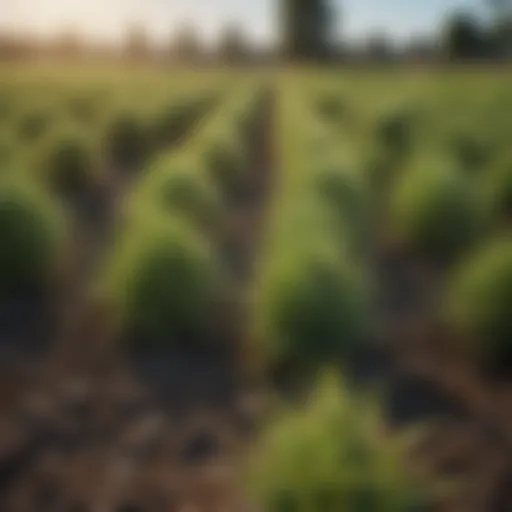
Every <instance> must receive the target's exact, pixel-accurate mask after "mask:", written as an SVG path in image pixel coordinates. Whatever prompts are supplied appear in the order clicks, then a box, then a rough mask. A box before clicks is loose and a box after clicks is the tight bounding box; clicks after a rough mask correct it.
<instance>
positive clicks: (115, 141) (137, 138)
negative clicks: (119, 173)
mask: <svg viewBox="0 0 512 512" xmlns="http://www.w3.org/2000/svg"><path fill="white" fill-rule="evenodd" d="M105 142H106V145H107V147H106V151H107V155H108V160H109V161H110V162H111V163H112V164H113V165H116V166H119V167H133V166H137V165H140V164H141V163H142V162H143V161H144V159H145V158H146V157H147V155H148V152H149V151H150V148H151V144H150V140H149V136H148V129H147V126H146V124H145V123H144V120H143V119H142V118H141V116H138V115H136V113H134V112H130V111H120V112H117V113H115V114H113V116H112V119H111V120H110V122H109V123H108V126H107V128H106V132H105Z"/></svg>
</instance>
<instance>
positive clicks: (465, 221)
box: [391, 161, 482, 261]
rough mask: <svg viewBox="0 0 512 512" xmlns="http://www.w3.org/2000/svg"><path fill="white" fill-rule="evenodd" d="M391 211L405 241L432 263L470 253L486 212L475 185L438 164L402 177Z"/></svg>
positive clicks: (396, 228) (395, 192)
mask: <svg viewBox="0 0 512 512" xmlns="http://www.w3.org/2000/svg"><path fill="white" fill-rule="evenodd" d="M436 164H437V165H436ZM391 210H392V211H391V216H392V219H393V225H394V229H395V231H396V232H397V234H398V235H399V237H400V238H401V240H402V241H403V242H404V243H405V244H406V245H407V246H409V247H410V248H412V249H414V250H416V251H418V252H419V254H421V255H425V256H426V257H428V258H430V259H431V260H432V261H447V260H450V259H452V258H453V257H456V256H457V255H458V254H460V252H461V251H464V250H465V249H468V248H469V247H470V246H471V244H472V243H473V242H474V241H475V238H476V237H477V235H478V233H479V230H480V228H481V227H482V211H481V207H480V205H479V202H478V200H477V196H476V194H475V192H474V189H473V187H472V186H471V183H470V182H469V181H468V179H467V178H466V177H465V176H464V175H463V174H461V173H459V172H457V171H455V170H453V169H451V168H449V167H447V166H446V165H442V164H441V165H440V164H439V163H436V162H435V161H433V162H432V165H431V166H427V165H425V164H423V166H422V167H418V168H414V169H411V170H410V171H409V172H407V173H406V174H405V175H404V176H403V177H402V179H401V180H400V181H399V182H398V183H397V185H396V189H395V190H394V192H393V197H392V205H391Z"/></svg>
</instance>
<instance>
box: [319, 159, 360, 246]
mask: <svg viewBox="0 0 512 512" xmlns="http://www.w3.org/2000/svg"><path fill="white" fill-rule="evenodd" d="M314 180H315V182H316V186H317V189H318V191H319V194H320V198H321V200H323V201H324V202H325V204H326V205H327V206H328V207H330V208H331V209H332V210H333V211H334V212H335V213H336V214H337V215H338V216H339V218H340V220H341V221H342V222H343V223H344V226H345V228H347V229H350V233H351V240H353V241H354V242H355V243H356V244H357V245H358V246H359V245H360V244H361V242H362V241H363V240H364V239H365V238H366V237H367V235H368V231H367V228H368V221H369V218H368V203H367V199H368V198H367V196H366V191H365V183H364V182H363V180H362V179H361V176H360V175H356V173H355V172H354V170H352V169H346V168H344V166H343V164H342V165H339V164H337V162H336V161H331V162H330V163H327V162H326V163H325V164H323V165H322V166H321V168H320V169H319V170H318V171H317V172H315V173H314Z"/></svg>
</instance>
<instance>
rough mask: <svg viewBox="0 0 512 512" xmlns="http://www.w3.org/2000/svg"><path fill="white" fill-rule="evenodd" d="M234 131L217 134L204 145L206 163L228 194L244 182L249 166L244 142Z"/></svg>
mask: <svg viewBox="0 0 512 512" xmlns="http://www.w3.org/2000/svg"><path fill="white" fill-rule="evenodd" d="M239 142H240V141H239V140H238V138H237V137H236V136H235V134H234V133H230V132H229V131H227V132H225V133H224V132H222V133H218V134H215V135H214V136H212V137H211V138H210V140H209V141H205V145H204V157H203V158H204V163H205V165H206V167H207V169H208V171H209V173H210V175H211V176H212V178H213V180H214V181H215V183H216V184H217V185H218V186H219V188H220V190H222V191H223V192H224V193H225V194H227V195H228V196H229V195H231V194H235V193H236V192H237V190H238V189H239V186H240V184H241V183H242V180H243V177H244V173H245V170H246V166H247V163H248V162H247V158H246V155H245V151H244V150H245V148H244V147H243V144H240V143H239Z"/></svg>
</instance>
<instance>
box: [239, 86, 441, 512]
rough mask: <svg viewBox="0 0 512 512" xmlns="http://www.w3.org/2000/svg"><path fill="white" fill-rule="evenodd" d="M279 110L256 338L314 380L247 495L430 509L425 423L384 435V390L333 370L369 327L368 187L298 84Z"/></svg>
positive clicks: (330, 506)
mask: <svg viewBox="0 0 512 512" xmlns="http://www.w3.org/2000/svg"><path fill="white" fill-rule="evenodd" d="M275 116H276V117H275V132H274V133H273V134H272V135H273V137H274V138H275V140H276V143H277V147H278V158H277V162H276V166H277V169H278V173H277V175H278V182H277V188H276V190H275V191H274V202H273V205H272V209H271V211H270V220H269V223H268V230H269V231H268V233H267V236H266V239H265V241H264V247H263V249H262V257H261V262H260V268H259V272H258V278H257V280H256V282H255V283H254V290H253V303H252V321H253V323H252V325H251V326H250V327H251V329H252V332H251V334H252V336H253V338H254V343H256V344H257V346H258V347H259V351H260V355H261V357H262V358H263V359H264V360H265V364H266V367H267V368H269V367H270V369H275V370H277V371H278V372H279V371H280V369H286V368H290V367H292V368H294V369H295V374H294V375H295V377H296V379H297V382H296V384H297V385H298V386H300V387H302V386H303V385H304V383H305V381H309V377H308V376H311V375H312V376H313V377H314V379H313V381H312V382H311V381H309V382H308V384H306V388H307V389H309V390H310V392H309V393H308V397H307V399H306V401H305V402H304V401H303V399H301V400H299V404H298V405H297V404H295V405H294V406H289V405H288V406H280V407H278V408H277V412H273V413H271V415H272V417H271V418H269V421H268V423H267V426H266V427H265V428H264V429H263V432H262V435H261V439H260V442H259V443H257V444H256V445H255V449H254V452H253V453H251V457H250V460H249V464H248V471H247V476H246V481H247V484H248V491H249V493H250V495H251V496H252V497H253V498H254V500H255V501H256V502H257V503H258V504H259V505H260V506H261V508H262V510H268V511H269V512H288V511H290V512H291V511H297V512H329V511H333V512H334V511H339V510H350V511H355V512H357V511H385V510H390V511H391V510H393V511H396V512H399V511H404V512H405V511H409V510H427V509H428V507H429V506H431V505H432V504H433V503H434V501H435V499H436V498H438V497H439V496H440V494H439V493H440V492H443V491H444V490H443V489H442V488H441V487H440V486H439V485H438V483H437V482H434V480H433V479H432V478H430V477H429V476H428V474H427V473H426V472H422V470H420V469H419V467H420V466H418V465H412V464H411V460H410V458H409V456H410V451H411V448H412V447H413V446H416V443H417V442H418V441H419V440H421V438H422V436H421V435H420V434H421V429H411V431H408V432H399V433H397V432H393V431H391V430H390V429H388V428H387V427H386V420H385V411H384V410H383V408H382V404H383V400H382V398H383V397H381V396H373V395H370V394H363V393H362V392H356V391H355V390H353V389H352V388H351V386H350V385H348V379H344V378H343V379H341V378H340V377H339V374H340V368H341V371H343V370H347V369H348V368H347V363H349V361H350V360H351V358H352V356H354V354H355V353H357V352H358V351H359V350H360V349H361V348H364V346H365V345H367V344H368V343H370V342H371V341H372V337H373V334H374V329H375V327H376V326H375V324H374V321H373V320H374V312H373V308H374V304H373V290H372V286H371V283H370V274H369V272H368V269H369V265H368V263H369V262H368V251H369V247H368V245H367V240H368V236H369V232H368V229H369V222H370V220H371V219H370V206H371V205H370V200H371V196H370V193H369V192H370V191H369V188H370V187H369V182H368V181H367V180H366V178H365V176H364V175H363V173H361V172H360V169H359V168H358V166H357V162H355V161H354V159H353V157H352V156H351V152H350V151H349V148H348V147H347V146H345V145H344V141H343V140H340V134H339V131H338V130H336V129H335V128H334V127H333V126H332V125H331V124H330V123H329V122H326V121H325V119H324V118H323V117H322V115H321V114H320V113H319V112H318V111H317V109H316V107H315V104H314V103H313V102H311V101H309V97H308V95H307V94H305V91H304V90H303V89H302V88H301V87H300V86H299V87H297V86H294V85H292V84H290V83H286V82H285V83H284V84H282V85H281V89H280V94H279V99H278V107H277V112H276V114H275ZM331 366H334V367H335V368H336V369H334V370H332V369H331V370H325V371H324V369H325V368H329V367H331Z"/></svg>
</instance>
